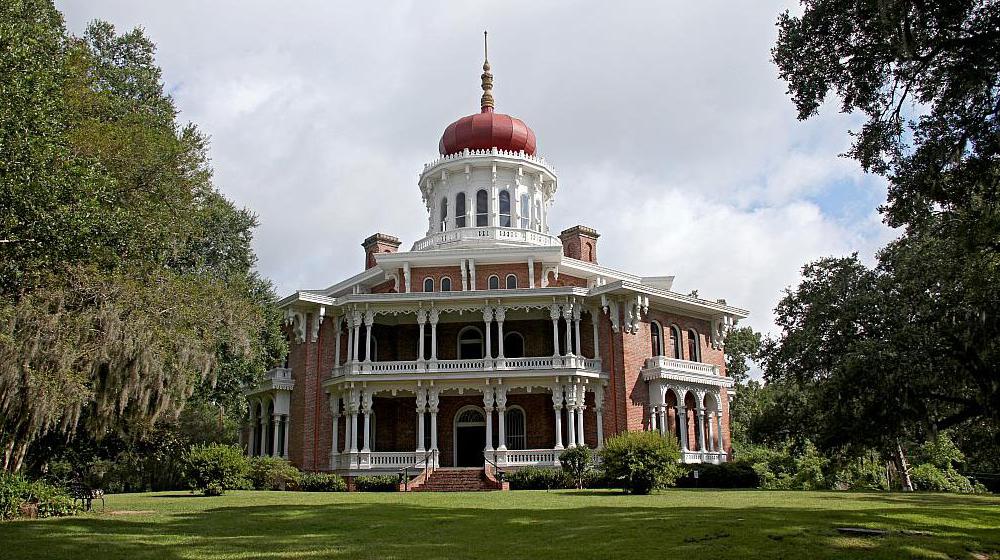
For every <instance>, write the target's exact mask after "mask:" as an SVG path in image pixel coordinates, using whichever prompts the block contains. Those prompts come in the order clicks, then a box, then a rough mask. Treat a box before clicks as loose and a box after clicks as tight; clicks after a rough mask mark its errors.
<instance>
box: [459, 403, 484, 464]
mask: <svg viewBox="0 0 1000 560" xmlns="http://www.w3.org/2000/svg"><path fill="white" fill-rule="evenodd" d="M454 425H455V434H454V436H455V437H454V439H453V440H452V441H454V442H455V449H454V459H455V466H456V467H481V466H483V448H484V447H485V445H486V414H485V413H484V412H483V409H482V408H479V407H478V406H472V405H470V406H466V407H462V408H460V409H459V410H458V412H456V413H455V422H454Z"/></svg>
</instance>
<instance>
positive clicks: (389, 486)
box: [354, 474, 399, 492]
mask: <svg viewBox="0 0 1000 560" xmlns="http://www.w3.org/2000/svg"><path fill="white" fill-rule="evenodd" d="M354 488H355V489H356V490H357V491H358V492H395V491H397V490H399V478H398V477H396V476H395V475H391V474H382V475H378V476H359V477H356V478H355V479H354Z"/></svg>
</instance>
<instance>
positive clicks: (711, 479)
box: [677, 461, 760, 488]
mask: <svg viewBox="0 0 1000 560" xmlns="http://www.w3.org/2000/svg"><path fill="white" fill-rule="evenodd" d="M695 470H697V471H698V478H697V479H696V478H695V477H694V471H695ZM677 485H678V486H682V487H684V488H695V487H698V488H757V487H759V486H760V476H759V475H758V474H757V471H755V470H754V468H753V465H751V464H749V463H746V462H742V461H739V462H732V463H721V464H718V465H692V466H691V467H690V474H689V475H688V476H685V477H684V478H681V479H679V480H678V481H677Z"/></svg>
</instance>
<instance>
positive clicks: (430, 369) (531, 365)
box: [332, 356, 601, 377]
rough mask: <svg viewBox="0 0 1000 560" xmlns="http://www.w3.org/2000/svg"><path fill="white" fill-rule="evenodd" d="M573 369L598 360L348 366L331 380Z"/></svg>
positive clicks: (594, 367) (594, 365) (592, 367)
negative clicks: (450, 373) (357, 377)
mask: <svg viewBox="0 0 1000 560" xmlns="http://www.w3.org/2000/svg"><path fill="white" fill-rule="evenodd" d="M551 369H573V370H587V371H593V372H600V371H601V360H600V359H599V358H584V357H581V356H531V357H525V358H476V359H471V360H396V361H387V362H377V361H376V362H350V363H346V364H342V365H341V366H339V367H335V368H333V371H332V376H333V377H337V376H340V375H345V374H347V373H351V374H387V373H388V374H392V373H402V374H406V373H437V372H452V371H509V370H521V371H523V370H551Z"/></svg>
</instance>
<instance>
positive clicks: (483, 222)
mask: <svg viewBox="0 0 1000 560" xmlns="http://www.w3.org/2000/svg"><path fill="white" fill-rule="evenodd" d="M489 223H490V195H489V193H487V192H486V191H485V190H480V191H479V192H477V193H476V227H484V226H487V225H489Z"/></svg>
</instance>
